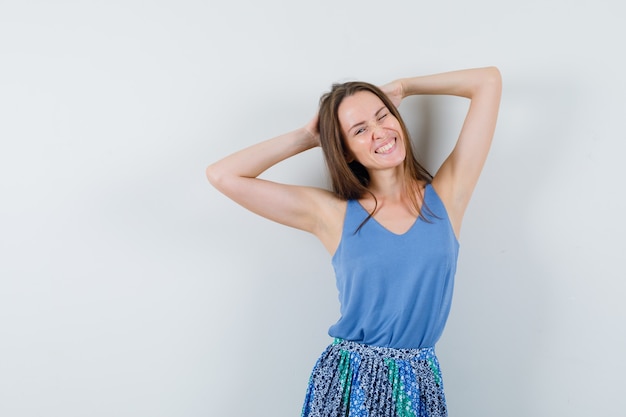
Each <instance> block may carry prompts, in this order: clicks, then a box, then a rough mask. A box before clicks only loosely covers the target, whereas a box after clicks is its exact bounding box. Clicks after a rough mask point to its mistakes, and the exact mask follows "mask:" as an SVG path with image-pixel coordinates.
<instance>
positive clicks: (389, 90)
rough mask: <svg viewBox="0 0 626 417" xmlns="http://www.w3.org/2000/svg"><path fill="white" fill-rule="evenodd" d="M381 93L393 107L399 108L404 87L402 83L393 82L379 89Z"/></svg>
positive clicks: (398, 81)
mask: <svg viewBox="0 0 626 417" xmlns="http://www.w3.org/2000/svg"><path fill="white" fill-rule="evenodd" d="M380 89H381V90H382V92H383V93H385V94H386V95H387V97H389V99H390V100H391V102H392V103H393V105H394V106H396V107H398V106H400V103H401V102H402V99H403V98H404V97H405V96H404V86H403V85H402V81H400V80H395V81H392V82H390V83H387V84H385V85H383V86H382V87H380Z"/></svg>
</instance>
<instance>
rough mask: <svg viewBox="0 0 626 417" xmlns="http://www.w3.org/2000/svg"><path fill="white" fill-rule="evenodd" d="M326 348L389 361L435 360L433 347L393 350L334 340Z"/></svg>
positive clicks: (338, 339)
mask: <svg viewBox="0 0 626 417" xmlns="http://www.w3.org/2000/svg"><path fill="white" fill-rule="evenodd" d="M328 348H329V349H340V350H345V351H349V352H356V353H359V354H361V355H373V356H379V357H381V358H389V359H405V360H409V359H413V360H426V359H436V358H437V355H436V354H435V348H434V347H424V348H393V347H386V346H373V345H365V344H363V343H359V342H353V341H350V340H345V339H340V338H335V340H334V341H333V343H332V344H331V345H330V346H329V347H328Z"/></svg>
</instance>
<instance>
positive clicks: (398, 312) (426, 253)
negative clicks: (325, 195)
mask: <svg viewBox="0 0 626 417" xmlns="http://www.w3.org/2000/svg"><path fill="white" fill-rule="evenodd" d="M424 201H425V203H426V204H425V207H427V208H423V209H422V212H423V215H424V216H425V217H426V219H428V221H425V220H424V219H422V218H418V219H417V220H416V221H415V223H414V224H413V225H412V226H411V228H410V229H409V230H408V231H407V232H406V233H404V234H401V235H398V234H395V233H393V232H390V231H389V230H387V229H386V228H384V227H383V226H382V225H381V224H380V223H378V222H377V221H376V219H374V218H373V217H372V218H371V219H369V220H368V221H367V222H366V223H365V224H364V225H363V227H362V228H361V229H359V231H358V232H356V233H355V231H356V230H357V229H358V227H359V225H360V224H361V223H362V222H363V220H365V218H366V217H367V216H368V212H367V211H366V210H365V209H364V208H363V206H361V204H360V203H359V202H358V201H356V200H349V201H348V204H347V208H346V215H345V220H344V225H343V234H342V237H341V241H340V243H339V247H338V248H337V251H336V252H335V254H334V255H333V258H332V264H333V267H334V269H335V274H336V277H337V288H338V290H339V301H340V303H341V309H340V312H341V318H340V319H339V321H338V322H337V323H335V324H334V325H333V326H331V327H330V329H329V331H328V333H329V335H330V336H332V337H339V338H342V339H346V340H351V341H355V342H360V343H364V344H367V345H374V346H386V347H393V348H423V347H433V346H434V345H435V343H436V342H437V341H438V340H439V337H440V336H441V334H442V332H443V328H444V326H445V323H446V320H447V318H448V314H449V312H450V305H451V301H452V289H453V285H454V274H455V272H456V264H457V259H458V252H459V243H458V241H457V239H456V237H455V235H454V231H453V229H452V225H451V224H450V220H449V218H448V214H447V212H446V209H445V207H444V205H443V202H442V201H441V199H440V198H439V196H438V195H437V193H436V191H435V189H434V188H433V187H432V185H430V184H428V185H426V188H425V190H424Z"/></svg>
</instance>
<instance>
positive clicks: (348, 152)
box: [343, 151, 354, 164]
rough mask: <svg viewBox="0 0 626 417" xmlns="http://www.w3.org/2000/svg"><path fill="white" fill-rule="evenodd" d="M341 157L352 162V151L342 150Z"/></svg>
mask: <svg viewBox="0 0 626 417" xmlns="http://www.w3.org/2000/svg"><path fill="white" fill-rule="evenodd" d="M343 157H344V158H345V159H346V162H347V163H349V164H351V163H353V162H354V155H352V152H350V151H346V152H344V154H343Z"/></svg>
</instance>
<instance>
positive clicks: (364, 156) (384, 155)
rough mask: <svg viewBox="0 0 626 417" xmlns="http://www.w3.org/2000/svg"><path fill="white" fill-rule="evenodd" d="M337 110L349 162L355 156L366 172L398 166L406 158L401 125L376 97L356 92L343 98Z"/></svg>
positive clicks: (364, 92) (367, 92)
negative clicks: (348, 152) (348, 153)
mask: <svg viewBox="0 0 626 417" xmlns="http://www.w3.org/2000/svg"><path fill="white" fill-rule="evenodd" d="M337 113H338V114H337V115H338V117H339V123H340V125H341V130H342V131H343V134H344V137H345V140H346V146H347V147H348V149H349V151H350V155H348V160H349V161H350V160H352V159H356V160H357V161H358V162H360V163H361V164H362V165H363V166H364V167H365V168H366V169H367V170H368V171H371V170H383V169H389V168H394V167H397V166H399V165H401V163H402V162H403V161H404V158H405V157H406V149H405V141H404V137H403V136H402V128H401V127H400V123H399V122H398V119H396V118H395V116H394V115H393V114H392V113H391V112H389V109H387V107H386V106H385V104H384V103H383V102H382V100H381V99H380V98H378V96H376V95H375V94H373V93H371V92H369V91H359V92H357V93H355V94H353V95H351V96H348V97H346V98H344V99H343V101H342V102H341V104H340V105H339V109H338V112H337Z"/></svg>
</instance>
